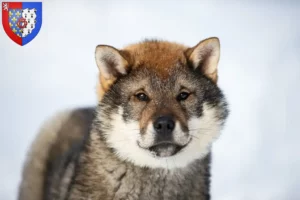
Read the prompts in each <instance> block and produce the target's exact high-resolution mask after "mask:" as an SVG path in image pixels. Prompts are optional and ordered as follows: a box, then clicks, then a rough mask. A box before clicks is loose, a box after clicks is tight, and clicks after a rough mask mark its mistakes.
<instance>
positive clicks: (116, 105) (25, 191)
mask: <svg viewBox="0 0 300 200" xmlns="http://www.w3.org/2000/svg"><path fill="white" fill-rule="evenodd" d="M219 57H220V42H219V39H218V38H216V37H212V38H208V39H205V40H202V41H200V42H199V43H198V44H197V45H195V46H194V47H187V46H185V45H181V44H178V43H174V42H168V41H162V40H145V41H142V42H139V43H136V44H132V45H129V46H126V47H125V48H123V49H117V48H115V47H112V46H108V45H98V46H97V47H96V51H95V59H96V64H97V66H98V69H99V82H98V85H97V96H98V99H99V101H98V105H97V106H96V107H91V108H80V109H75V110H68V111H64V112H61V113H59V114H57V115H55V116H54V117H53V118H52V119H50V120H49V121H48V122H46V123H45V125H44V126H43V127H42V128H41V131H40V133H39V134H38V136H37V137H36V139H35V140H34V142H33V144H32V146H31V149H30V151H29V153H28V156H27V160H26V163H25V165H24V169H23V177H22V182H21V184H20V189H19V200H29V199H30V200H42V199H43V200H54V199H55V200H81V199H91V200H96V199H97V200H112V199H118V200H121V199H124V200H125V199H126V200H127V199H128V200H137V199H139V200H146V199H147V200H148V199H151V200H154V199H159V200H175V199H178V200H194V199H197V200H208V199H210V162H211V147H212V144H213V142H214V141H215V140H216V139H217V138H218V137H219V135H220V134H221V130H222V128H223V127H224V124H225V121H226V119H227V117H228V113H229V109H228V103H227V101H226V98H225V96H224V94H223V92H222V91H221V89H220V88H219V87H218V85H217V79H218V73H217V66H218V62H219Z"/></svg>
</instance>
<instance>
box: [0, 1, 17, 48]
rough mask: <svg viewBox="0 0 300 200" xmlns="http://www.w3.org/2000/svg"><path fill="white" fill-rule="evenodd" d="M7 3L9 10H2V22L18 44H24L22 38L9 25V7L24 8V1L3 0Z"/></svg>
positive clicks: (8, 33)
mask: <svg viewBox="0 0 300 200" xmlns="http://www.w3.org/2000/svg"><path fill="white" fill-rule="evenodd" d="M5 3H7V4H8V10H2V24H3V28H4V30H5V32H6V34H7V35H8V36H9V37H10V38H11V39H12V40H13V41H14V42H16V43H17V44H19V45H21V46H22V38H21V37H19V36H17V35H16V34H15V33H14V32H13V31H12V30H11V29H10V27H9V9H22V2H2V5H3V4H5Z"/></svg>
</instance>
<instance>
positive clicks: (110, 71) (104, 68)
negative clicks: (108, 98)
mask: <svg viewBox="0 0 300 200" xmlns="http://www.w3.org/2000/svg"><path fill="white" fill-rule="evenodd" d="M124 54H125V52H122V51H120V50H118V49H116V48H114V47H112V46H108V45H98V46H97V47H96V51H95V59H96V63H97V66H98V69H99V84H98V88H97V93H98V98H99V100H101V99H102V97H103V95H104V94H105V92H106V91H107V90H108V89H109V88H110V87H111V85H112V84H113V83H114V82H115V81H116V80H117V79H118V78H119V77H120V76H123V75H126V74H127V70H128V61H127V60H126V59H125V57H124Z"/></svg>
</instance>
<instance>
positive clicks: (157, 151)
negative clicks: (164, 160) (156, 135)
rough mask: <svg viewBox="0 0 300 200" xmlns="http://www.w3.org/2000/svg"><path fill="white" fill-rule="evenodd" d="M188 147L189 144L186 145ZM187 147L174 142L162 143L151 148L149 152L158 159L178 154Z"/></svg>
mask: <svg viewBox="0 0 300 200" xmlns="http://www.w3.org/2000/svg"><path fill="white" fill-rule="evenodd" d="M186 145H187V144H186ZM186 145H178V144H175V143H172V142H161V143H158V144H155V145H153V146H151V147H149V149H148V150H149V151H150V152H151V153H152V154H153V155H154V156H157V157H169V156H173V155H175V154H177V153H178V152H179V151H180V150H182V149H183V148H184V147H185V146H186Z"/></svg>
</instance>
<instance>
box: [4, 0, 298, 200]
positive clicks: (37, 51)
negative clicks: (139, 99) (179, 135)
mask: <svg viewBox="0 0 300 200" xmlns="http://www.w3.org/2000/svg"><path fill="white" fill-rule="evenodd" d="M226 2H227V3H220V2H219V3H217V2H216V1H206V2H204V1H201V2H200V1H182V2H177V1H158V0H153V1H148V2H146V1H145V2H143V1H126V3H125V2H124V1H121V0H120V1H89V2H88V1H83V0H82V1H79V0H73V1H66V0H65V1H58V0H53V1H47V2H43V25H42V28H41V31H40V33H39V34H38V36H37V37H36V38H35V39H34V40H33V41H32V42H30V43H29V44H27V45H26V46H24V47H20V46H18V45H17V44H15V43H14V42H12V41H11V40H10V39H9V38H8V37H7V36H6V34H5V32H4V30H3V28H0V48H1V49H0V95H1V98H0V100H1V104H0V111H1V112H0V123H1V124H0V125H1V140H0V157H1V163H0V176H1V181H0V199H1V200H14V199H16V196H17V187H18V184H19V181H20V173H21V166H22V164H23V161H24V159H25V153H26V151H27V149H28V147H29V145H30V143H31V141H32V140H33V138H34V136H35V134H36V133H37V130H38V128H39V126H40V125H41V123H42V122H43V121H44V120H45V119H46V118H48V117H49V116H51V115H52V114H53V113H55V112H57V111H58V110H61V109H65V108H71V107H77V106H85V105H95V103H96V95H95V85H96V81H97V67H96V65H95V62H94V49H95V46H96V45H97V44H100V43H101V44H109V45H112V46H115V47H117V48H122V47H123V46H125V45H127V44H130V43H133V42H137V41H140V40H141V39H144V38H148V37H150V38H153V37H158V38H161V39H167V40H171V41H177V42H181V43H184V44H186V45H190V46H193V45H195V44H196V43H198V42H199V41H200V40H202V39H205V38H206V37H210V36H218V37H219V38H220V41H221V60H220V64H219V77H220V79H219V80H220V81H219V85H220V86H221V88H222V89H223V90H224V92H225V94H226V95H227V97H228V100H229V102H230V105H231V115H230V118H229V120H228V123H227V126H226V128H225V130H224V131H223V134H222V136H221V138H220V139H219V140H218V141H217V142H216V143H215V145H214V149H213V151H214V154H213V167H212V174H213V177H212V190H211V192H212V197H213V198H212V199H213V200H241V199H243V200H252V199H253V200H286V199H288V200H297V199H300V190H299V188H300V148H299V146H300V144H299V143H300V135H299V134H300V132H299V127H298V126H297V125H298V124H297V122H298V123H299V114H300V105H299V101H300V94H299V93H300V89H299V85H300V37H299V36H300V2H299V3H297V1H268V2H267V1H265V3H264V2H261V1H258V0H257V1H249V2H248V1H226Z"/></svg>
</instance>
